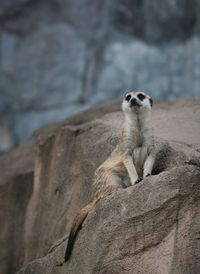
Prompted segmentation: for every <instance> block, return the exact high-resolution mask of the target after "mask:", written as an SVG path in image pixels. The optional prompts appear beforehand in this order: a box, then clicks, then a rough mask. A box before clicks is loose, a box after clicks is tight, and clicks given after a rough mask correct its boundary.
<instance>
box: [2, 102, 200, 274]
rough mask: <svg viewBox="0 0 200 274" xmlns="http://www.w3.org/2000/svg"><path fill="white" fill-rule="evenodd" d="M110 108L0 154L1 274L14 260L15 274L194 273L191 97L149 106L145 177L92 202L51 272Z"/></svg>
mask: <svg viewBox="0 0 200 274" xmlns="http://www.w3.org/2000/svg"><path fill="white" fill-rule="evenodd" d="M119 109H120V106H119V102H114V103H112V104H108V105H105V106H102V107H99V108H98V109H94V110H90V111H86V112H84V113H82V114H80V115H77V116H75V117H73V118H70V119H67V120H66V121H63V122H60V123H59V124H54V125H51V126H48V127H46V128H44V129H41V130H40V131H38V132H37V133H36V134H35V136H34V138H33V139H32V140H31V142H30V143H29V144H27V145H26V146H24V147H22V148H20V149H19V150H16V151H13V152H11V153H10V154H8V155H6V156H4V157H1V158H0V174H1V177H0V196H1V199H0V201H1V207H0V209H1V210H0V218H1V220H0V223H1V224H4V225H3V226H1V227H0V245H1V250H2V251H3V252H1V255H0V256H1V258H0V269H1V272H0V273H1V274H11V273H14V272H15V271H17V270H18V269H19V268H20V267H21V266H22V264H24V267H23V268H22V269H21V270H20V271H19V273H20V274H22V273H24V274H30V273H37V274H40V273H41V274H50V273H51V274H53V273H58V274H59V273H60V274H61V273H63V274H64V273H75V274H79V273H85V274H89V273H115V274H116V273H131V274H134V273H135V274H136V273H144V274H146V273H147V272H148V273H159V274H160V273H162V274H163V273H164V274H165V273H170V274H172V273H173V274H174V273H178V274H180V273H181V274H188V273H190V274H193V273H194V274H196V273H198V270H199V268H200V265H199V262H200V260H199V259H200V258H199V254H200V242H199V231H200V223H199V220H200V218H199V217H200V216H199V212H200V184H199V182H200V144H199V135H200V128H199V121H200V101H199V100H188V101H182V102H177V103H170V104H169V103H165V104H164V103H163V104H157V105H156V104H155V108H154V110H153V124H154V128H155V136H156V148H157V159H156V164H155V168H154V176H151V177H149V178H147V179H145V180H143V181H142V182H141V183H140V184H138V185H136V186H133V187H130V188H127V189H125V190H119V191H118V192H116V193H115V194H113V195H111V196H110V197H108V198H106V199H105V200H104V201H102V202H100V203H99V204H98V205H97V207H96V209H95V210H93V211H92V212H91V214H89V216H88V218H87V219H86V221H85V222H84V225H83V228H82V230H81V231H80V233H79V235H78V238H77V241H76V243H75V246H74V250H73V255H72V258H71V260H70V262H69V263H68V264H66V265H63V266H59V264H60V263H61V262H62V261H63V256H64V250H65V248H66V243H67V241H66V239H67V236H66V235H67V233H68V232H69V228H70V225H71V222H72V219H73V217H74V216H75V214H76V213H77V211H78V210H79V209H80V208H81V207H82V206H84V205H85V204H87V202H89V201H90V198H91V197H90V194H91V193H90V185H91V183H92V177H93V174H94V170H95V169H96V167H97V166H98V165H99V164H100V163H102V162H103V161H104V160H105V159H106V158H107V156H108V155H109V154H110V152H111V151H112V149H113V148H114V146H115V145H116V143H117V141H118V133H119V128H120V127H121V125H122V113H121V112H120V111H119ZM33 151H34V153H33ZM33 160H34V164H33ZM33 172H34V174H33ZM16 216H17V218H16ZM30 261H32V262H30Z"/></svg>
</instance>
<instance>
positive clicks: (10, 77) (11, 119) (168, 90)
mask: <svg viewBox="0 0 200 274" xmlns="http://www.w3.org/2000/svg"><path fill="white" fill-rule="evenodd" d="M199 14H200V0H191V1H186V0H182V1H180V0H163V1H160V0H153V1H149V0H141V1H138V0H109V1H107V0H82V1H80V0H50V1H45V0H40V1H38V0H37V1H32V0H9V1H8V0H1V7H0V22H1V27H0V116H1V119H3V124H5V126H6V127H7V128H8V129H9V131H10V136H11V142H9V148H10V147H12V146H15V145H17V144H19V143H21V142H23V141H24V140H25V139H27V138H28V137H29V136H31V134H32V132H33V131H34V130H35V129H38V128H39V127H40V126H41V125H44V124H48V123H50V122H51V121H59V120H60V119H62V118H64V117H66V115H67V116H70V115H72V114H74V113H76V112H78V111H81V110H85V109H86V108H88V107H89V106H91V105H95V104H97V103H99V102H105V101H107V100H108V99H115V98H118V97H119V96H120V95H121V92H122V90H123V91H124V92H125V91H127V90H130V89H131V90H132V89H144V90H148V91H149V92H152V96H153V97H156V98H158V99H161V100H166V99H167V100H174V99H177V98H183V97H191V96H200V92H199V86H200V77H199V76H200V69H199V67H200V53H199V46H200V38H199V34H200V15H199ZM1 139H2V143H3V142H4V139H3V137H1V134H0V143H1ZM7 147H8V146H6V149H7ZM6 149H5V150H6Z"/></svg>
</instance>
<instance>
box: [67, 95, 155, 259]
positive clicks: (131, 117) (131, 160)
mask: <svg viewBox="0 0 200 274" xmlns="http://www.w3.org/2000/svg"><path fill="white" fill-rule="evenodd" d="M152 105H153V101H152V99H151V97H150V96H149V95H147V94H145V93H144V92H139V91H138V92H134V91H133V92H129V93H127V94H126V95H125V97H124V99H123V102H122V111H123V113H124V126H123V128H122V130H121V134H120V138H119V143H118V145H117V146H116V148H115V149H114V151H113V152H112V153H111V155H110V157H109V158H108V159H107V160H106V161H105V162H103V164H101V165H100V166H99V167H98V168H97V169H96V171H95V176H94V182H93V191H94V199H93V201H92V202H91V203H90V204H88V205H87V206H86V207H84V208H83V209H82V210H81V211H80V212H79V214H78V215H77V216H76V218H75V219H74V221H73V223H72V227H71V231H70V234H69V238H68V244H67V248H66V252H65V258H64V260H65V262H66V261H68V260H69V258H70V256H71V253H72V248H73V245H74V241H75V239H76V236H77V233H78V231H79V229H80V228H81V225H82V223H83V221H84V220H85V218H86V217H87V215H88V213H89V212H90V211H91V210H92V209H93V208H94V207H95V206H96V204H97V203H98V202H99V201H100V200H101V199H103V198H105V197H107V196H108V195H110V194H111V193H113V192H114V191H116V190H118V189H119V188H125V187H128V186H131V185H135V184H137V183H138V182H140V181H141V180H142V179H143V178H145V177H147V176H149V175H151V173H152V169H153V165H154V161H155V149H154V138H153V129H152V125H151V109H152Z"/></svg>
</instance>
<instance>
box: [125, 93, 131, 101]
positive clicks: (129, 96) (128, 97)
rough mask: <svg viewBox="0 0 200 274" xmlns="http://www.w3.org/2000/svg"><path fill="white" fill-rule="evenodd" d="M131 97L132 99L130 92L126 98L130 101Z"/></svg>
mask: <svg viewBox="0 0 200 274" xmlns="http://www.w3.org/2000/svg"><path fill="white" fill-rule="evenodd" d="M130 99H131V95H130V94H128V95H126V98H125V100H126V101H128V102H129V101H130Z"/></svg>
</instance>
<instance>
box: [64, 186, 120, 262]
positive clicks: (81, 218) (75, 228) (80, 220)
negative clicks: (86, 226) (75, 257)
mask: <svg viewBox="0 0 200 274" xmlns="http://www.w3.org/2000/svg"><path fill="white" fill-rule="evenodd" d="M116 190H117V188H116V187H113V186H109V187H107V189H105V190H104V192H100V193H97V194H96V196H95V199H94V200H93V201H92V202H91V203H89V204H88V205H86V206H85V207H84V208H82V209H81V211H80V212H79V214H78V215H77V216H76V217H75V219H74V221H73V223H72V227H71V230H70V234H69V238H68V243H67V248H66V251H65V258H64V260H65V262H67V261H68V260H69V259H70V257H71V254H72V249H73V246H74V242H75V240H76V236H77V234H78V231H79V230H80V228H81V225H82V224H83V222H84V220H85V219H86V217H87V215H88V214H89V213H90V211H91V210H92V209H93V208H94V207H95V206H96V204H97V203H98V202H99V201H100V200H102V199H104V198H105V197H107V196H108V195H110V194H112V193H113V192H115V191H116Z"/></svg>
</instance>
